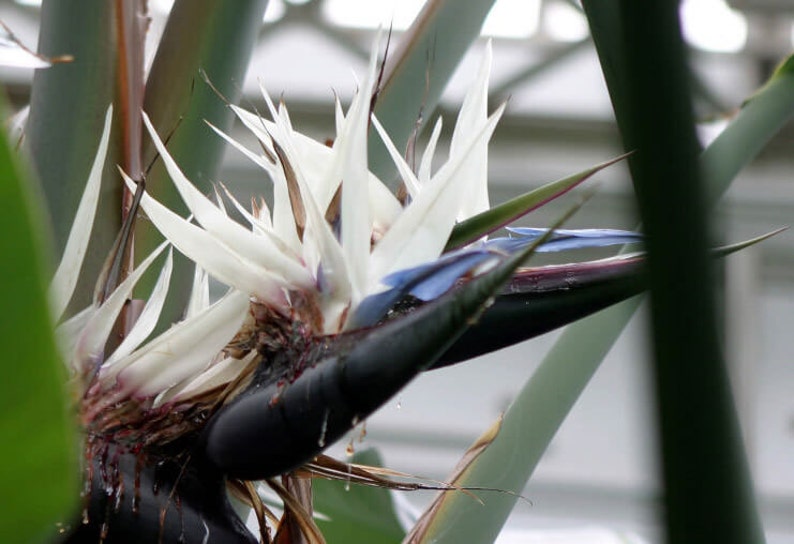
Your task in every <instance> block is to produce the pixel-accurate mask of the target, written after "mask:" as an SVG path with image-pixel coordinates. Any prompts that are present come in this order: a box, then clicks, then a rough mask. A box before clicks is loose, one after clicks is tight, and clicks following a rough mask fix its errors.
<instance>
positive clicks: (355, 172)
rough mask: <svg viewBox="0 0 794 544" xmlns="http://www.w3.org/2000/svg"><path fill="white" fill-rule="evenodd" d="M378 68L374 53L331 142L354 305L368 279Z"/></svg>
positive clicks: (343, 244) (361, 295) (365, 286)
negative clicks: (338, 166)
mask: <svg viewBox="0 0 794 544" xmlns="http://www.w3.org/2000/svg"><path fill="white" fill-rule="evenodd" d="M376 43H378V41H377V40H376ZM377 65H378V57H377V50H373V51H372V53H371V55H370V61H369V69H368V70H367V75H366V77H365V78H364V82H363V84H362V86H361V87H360V88H359V90H358V92H357V93H356V96H355V98H354V99H353V103H352V104H351V105H350V109H349V110H348V112H347V116H346V117H345V123H344V131H343V132H342V134H341V135H340V136H339V138H337V140H336V142H335V143H334V148H335V149H334V151H335V152H336V153H338V155H339V157H340V158H341V160H342V180H343V181H342V210H341V223H342V249H343V251H344V254H345V260H346V262H347V264H348V266H349V267H350V279H351V283H352V286H353V304H354V305H355V304H357V303H358V301H360V300H361V299H362V298H363V297H364V293H365V291H366V288H367V282H368V277H369V252H370V244H371V238H372V223H371V219H370V214H369V198H368V195H369V189H368V183H369V170H367V130H368V128H369V117H370V116H369V107H370V101H371V97H372V92H373V89H374V87H375V80H376V73H377Z"/></svg>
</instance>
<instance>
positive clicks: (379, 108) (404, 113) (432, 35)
mask: <svg viewBox="0 0 794 544" xmlns="http://www.w3.org/2000/svg"><path fill="white" fill-rule="evenodd" d="M494 1H495V0H429V1H428V2H427V3H426V4H425V7H424V8H423V9H422V11H421V13H420V14H419V15H418V16H417V18H416V20H415V21H414V22H413V24H412V25H411V28H409V29H408V31H407V32H406V33H405V34H404V35H403V36H402V38H401V39H400V41H399V43H397V44H394V45H393V46H392V47H393V48H392V49H391V51H390V52H389V56H388V58H387V59H386V67H385V71H384V74H383V76H384V77H383V83H382V89H381V91H380V93H379V94H378V99H377V102H376V104H375V115H376V116H377V117H378V120H379V121H380V122H381V124H382V125H383V126H384V127H385V129H386V132H387V133H388V134H389V136H391V139H392V141H393V142H394V145H395V146H396V147H397V149H405V146H406V144H407V143H408V139H409V138H410V137H411V134H412V133H413V131H414V130H415V128H416V127H417V121H421V124H425V123H427V121H428V120H429V119H430V116H431V114H432V113H433V111H434V110H435V109H436V106H437V105H438V100H439V98H440V97H441V93H442V92H443V91H444V88H445V87H446V86H447V83H448V82H449V80H450V79H451V78H452V74H453V73H454V72H455V69H456V68H457V66H458V64H459V63H460V60H461V59H462V58H463V55H464V54H465V53H466V51H468V49H469V46H471V44H472V43H474V40H476V39H477V37H478V36H479V34H480V29H481V28H482V24H483V22H484V21H485V18H486V17H487V16H488V12H489V11H490V10H491V7H492V6H493V4H494ZM369 168H370V170H371V171H372V172H374V173H375V174H376V175H377V176H378V177H379V178H380V179H383V180H388V179H390V178H391V177H392V174H393V173H394V171H395V167H394V163H393V161H392V160H391V159H390V158H389V152H388V151H387V150H386V147H385V146H384V145H383V143H382V142H381V141H380V140H379V139H378V138H370V146H369Z"/></svg>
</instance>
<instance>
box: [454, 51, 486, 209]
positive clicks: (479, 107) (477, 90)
mask: <svg viewBox="0 0 794 544" xmlns="http://www.w3.org/2000/svg"><path fill="white" fill-rule="evenodd" d="M491 58H492V52H491V41H490V40H488V42H487V44H486V46H485V52H484V54H483V59H482V63H481V64H480V69H479V71H478V73H477V78H476V81H475V82H474V84H473V85H472V86H471V88H470V89H469V92H468V93H466V97H465V98H464V99H463V105H462V106H461V108H460V113H459V114H458V120H457V123H456V124H455V129H454V130H453V132H452V139H451V141H450V145H449V155H450V161H452V160H455V158H457V157H458V155H460V154H463V155H465V164H464V166H463V168H462V169H461V173H462V175H464V176H466V178H467V181H466V182H465V183H463V184H462V185H463V186H462V187H461V190H463V191H466V193H467V194H468V198H466V199H464V200H463V201H462V202H461V207H460V212H459V213H458V216H457V219H458V220H463V219H467V218H469V217H471V216H473V215H475V214H477V213H480V212H482V211H485V210H487V209H488V208H489V207H490V205H489V202H488V146H487V141H486V142H484V143H483V145H480V146H475V147H473V148H471V147H469V145H468V144H469V142H470V141H471V139H472V138H473V137H474V134H475V132H476V130H477V127H480V126H482V124H483V123H484V122H485V120H486V118H487V116H488V77H489V75H490V73H491Z"/></svg>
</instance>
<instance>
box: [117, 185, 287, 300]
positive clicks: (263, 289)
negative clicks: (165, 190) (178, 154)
mask: <svg viewBox="0 0 794 544" xmlns="http://www.w3.org/2000/svg"><path fill="white" fill-rule="evenodd" d="M122 176H123V178H124V181H125V182H126V183H127V186H128V187H131V188H132V187H134V182H133V181H132V180H131V179H130V178H129V177H128V176H127V175H126V174H124V173H123V172H122ZM141 208H143V210H144V211H145V212H146V215H147V216H148V217H149V219H150V220H151V221H152V223H154V225H155V226H156V227H157V229H158V230H159V231H160V232H161V233H162V234H163V236H165V237H166V238H167V239H168V240H169V241H170V242H171V243H172V244H174V247H176V248H177V249H178V250H179V251H181V252H182V253H184V254H185V255H187V256H188V257H189V258H190V259H192V260H193V261H195V262H196V263H198V264H199V265H200V266H201V267H202V268H204V269H205V270H206V271H207V272H209V273H210V274H212V275H213V276H215V277H216V278H218V279H219V280H220V281H222V282H224V283H226V284H227V285H231V286H234V287H236V288H238V289H240V290H241V291H245V292H246V293H249V294H252V295H254V296H256V297H258V298H259V299H260V300H262V301H263V302H270V303H272V304H274V305H276V306H279V305H283V304H284V303H285V300H284V294H283V288H285V287H288V286H289V285H290V283H289V282H288V281H287V280H286V279H284V278H283V277H282V276H280V275H278V274H275V273H273V272H271V271H270V270H267V269H265V268H263V267H261V266H259V265H257V264H256V263H254V262H252V261H250V260H248V259H246V258H245V256H243V255H240V254H239V253H237V252H235V251H233V250H232V249H230V248H229V247H228V246H226V245H225V244H224V243H223V242H221V241H219V240H217V239H216V238H214V237H213V236H212V235H211V234H210V233H208V232H207V231H205V230H203V229H201V228H199V227H197V226H196V225H192V224H190V223H188V222H187V221H185V220H184V219H182V218H181V217H179V216H178V215H177V214H175V213H174V212H172V211H171V210H169V209H168V208H166V207H165V206H163V205H162V204H160V203H159V202H157V201H156V200H154V199H153V198H152V197H150V196H149V195H148V193H145V192H144V194H143V197H142V198H141ZM282 307H283V306H282Z"/></svg>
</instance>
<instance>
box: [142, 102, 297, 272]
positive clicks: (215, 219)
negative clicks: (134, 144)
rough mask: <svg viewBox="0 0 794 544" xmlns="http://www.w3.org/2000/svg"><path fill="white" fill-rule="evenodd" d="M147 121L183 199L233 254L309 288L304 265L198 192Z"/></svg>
mask: <svg viewBox="0 0 794 544" xmlns="http://www.w3.org/2000/svg"><path fill="white" fill-rule="evenodd" d="M143 121H144V124H145V125H146V128H147V129H148V130H149V134H150V135H151V138H152V142H153V143H154V145H155V147H156V148H157V151H158V152H159V153H160V156H161V158H162V160H163V163H164V164H165V167H166V170H167V171H168V175H169V176H170V177H171V180H172V181H173V183H174V185H175V186H176V188H177V190H178V191H179V194H180V195H181V196H182V200H184V202H185V204H186V205H187V207H188V208H189V209H190V211H191V212H192V213H193V214H194V215H195V216H196V219H197V220H198V222H199V223H201V226H202V227H204V228H205V229H206V230H207V231H208V232H209V233H210V234H212V235H213V236H214V237H215V238H217V239H218V240H220V241H221V242H223V243H224V244H225V245H226V246H228V247H229V248H230V249H231V250H232V251H235V252H237V253H239V254H241V255H245V258H246V259H248V260H251V261H252V262H254V263H256V264H258V265H259V266H261V267H267V268H268V269H270V270H272V271H273V272H275V273H278V274H280V275H281V276H283V277H284V278H289V280H290V281H291V282H294V284H295V285H298V286H305V285H308V284H309V282H310V278H309V277H308V274H307V273H306V269H305V268H303V266H302V265H301V264H300V263H298V262H296V261H295V260H294V259H292V258H290V256H288V255H285V254H284V253H283V252H282V251H280V250H279V249H278V248H277V247H276V246H275V245H274V244H273V243H272V242H271V241H270V240H269V239H268V238H263V237H258V236H255V235H254V234H252V233H251V232H249V231H248V230H246V229H245V228H244V227H243V226H242V225H240V224H239V223H237V222H236V221H233V220H232V219H230V218H229V217H227V216H226V215H225V214H224V213H223V212H222V211H221V210H220V209H218V207H217V206H215V205H214V204H213V203H212V202H211V201H210V200H209V199H208V198H207V197H205V196H204V195H203V194H201V191H199V190H198V189H196V188H195V187H194V186H193V184H192V183H191V182H190V181H189V180H188V179H187V178H186V177H185V175H184V174H183V173H182V171H181V170H180V169H179V167H178V166H177V164H176V162H175V161H174V159H173V158H172V157H171V155H170V154H169V153H168V150H167V149H166V148H165V145H164V144H163V142H162V141H161V140H160V138H159V136H158V135H157V132H156V131H155V130H154V127H153V126H152V124H151V121H149V117H148V116H147V115H146V114H143Z"/></svg>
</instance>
